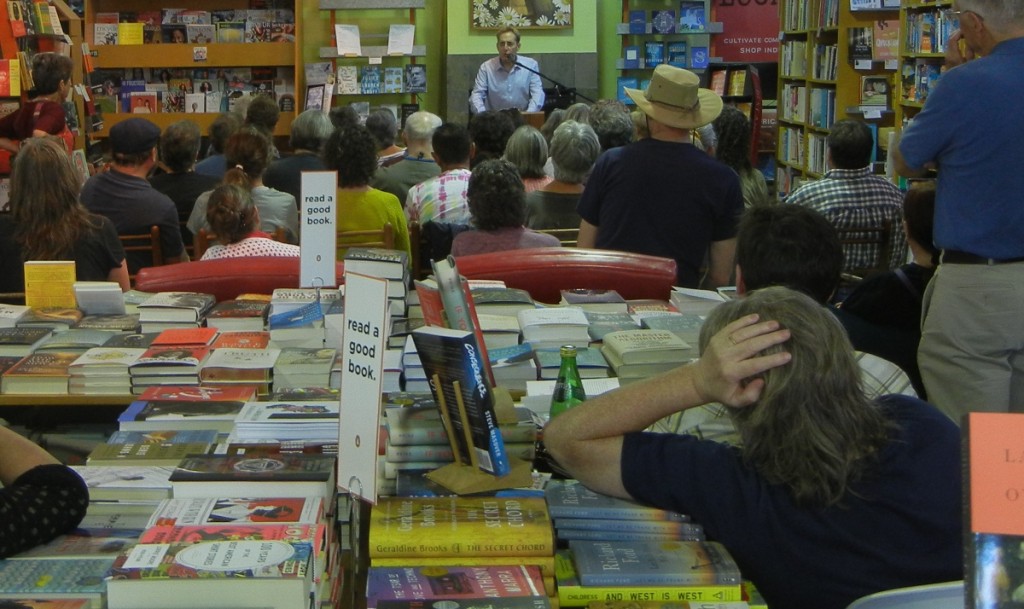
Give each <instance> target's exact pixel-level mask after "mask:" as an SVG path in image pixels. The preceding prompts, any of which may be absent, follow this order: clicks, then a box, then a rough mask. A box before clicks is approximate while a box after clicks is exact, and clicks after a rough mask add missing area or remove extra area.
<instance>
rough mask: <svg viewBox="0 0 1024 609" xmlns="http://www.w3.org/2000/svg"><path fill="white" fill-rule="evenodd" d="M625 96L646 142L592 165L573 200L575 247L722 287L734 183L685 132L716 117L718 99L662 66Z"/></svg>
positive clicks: (688, 282)
mask: <svg viewBox="0 0 1024 609" xmlns="http://www.w3.org/2000/svg"><path fill="white" fill-rule="evenodd" d="M626 93H627V94H628V95H629V96H630V98H631V99H632V100H633V101H634V102H635V103H636V104H637V107H638V108H640V109H641V110H642V111H643V112H644V114H646V115H647V124H648V126H649V128H650V131H651V137H649V138H647V139H644V140H640V141H638V142H636V143H635V144H633V145H629V146H620V147H618V148H613V149H611V150H607V151H606V152H604V153H603V154H601V156H600V157H599V158H598V159H597V163H595V165H594V170H593V172H591V174H590V177H589V178H587V186H586V188H584V189H583V195H582V196H581V197H580V204H579V207H578V209H579V212H580V217H582V218H583V220H582V221H581V222H580V233H579V241H578V244H579V247H583V248H594V247H596V248H600V249H608V250H620V251H626V252H636V253H638V254H651V255H654V256H662V257H664V258H672V259H673V260H675V261H676V265H677V270H678V273H679V285H680V286H684V287H691V288H692V287H697V286H698V285H701V284H702V283H703V285H705V286H706V287H709V288H716V287H719V286H724V285H729V284H730V283H731V280H730V276H731V273H732V267H733V254H734V251H735V244H736V239H735V235H736V222H737V217H738V215H739V213H740V212H741V211H742V209H743V195H742V192H741V190H740V180H739V177H738V176H737V175H736V172H735V171H733V170H731V169H729V168H728V167H726V166H725V165H723V164H721V163H719V162H718V161H716V160H714V159H712V158H710V157H708V155H707V154H705V153H704V152H702V151H701V150H699V149H697V147H695V146H694V145H693V130H694V129H697V128H699V127H701V126H703V125H706V124H708V123H710V122H711V121H713V120H714V119H715V118H717V117H718V114H719V113H720V112H721V111H722V98H721V97H719V96H718V95H717V94H716V93H715V92H714V91H711V90H710V89H704V88H701V87H700V77H698V76H697V75H696V74H694V73H693V72H690V71H689V70H684V69H682V68H677V67H674V66H670V65H667V64H662V65H660V66H658V67H657V68H655V69H654V76H653V78H652V79H651V86H649V87H648V88H647V90H646V91H640V90H638V89H629V88H627V89H626ZM593 116H594V111H591V117H592V118H593ZM705 268H706V269H707V270H706V272H705Z"/></svg>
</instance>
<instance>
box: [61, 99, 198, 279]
mask: <svg viewBox="0 0 1024 609" xmlns="http://www.w3.org/2000/svg"><path fill="white" fill-rule="evenodd" d="M159 141H160V128H159V127H157V126H156V125H154V124H153V123H151V122H149V121H148V120H146V119H144V118H130V119H128V120H125V121H121V122H120V123H118V124H116V125H114V126H113V127H111V128H110V151H111V162H110V170H109V171H106V172H103V173H99V174H96V175H94V176H92V177H91V178H89V180H88V181H86V183H85V186H83V187H82V195H81V199H82V204H83V205H85V207H86V208H87V209H88V210H89V211H91V212H93V213H95V214H100V215H101V216H106V217H108V218H110V220H111V221H112V222H113V223H114V227H115V228H116V229H117V233H118V234H119V235H137V234H140V233H148V232H149V229H150V227H151V226H153V225H156V226H159V227H160V246H161V249H162V250H163V257H164V260H167V261H175V260H182V261H187V260H188V254H187V253H186V252H185V245H184V243H183V242H182V240H181V229H180V224H179V220H178V209H177V208H176V207H175V206H174V201H172V200H171V198H170V197H168V196H167V195H165V194H163V193H161V192H158V191H157V190H156V189H154V188H153V186H152V185H150V183H149V182H148V181H147V180H146V176H148V175H149V173H150V171H152V169H153V166H154V165H156V146H157V143H158V142H159ZM152 264H153V261H152V260H151V259H150V257H149V256H146V255H144V253H143V252H129V253H128V272H129V273H130V274H132V275H134V274H135V273H137V272H138V270H139V269H140V268H142V267H145V266H151V265H152Z"/></svg>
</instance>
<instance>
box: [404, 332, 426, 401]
mask: <svg viewBox="0 0 1024 609" xmlns="http://www.w3.org/2000/svg"><path fill="white" fill-rule="evenodd" d="M402 388H403V389H404V390H405V391H407V392H409V393H429V392H430V382H429V381H428V380H427V373H426V371H425V370H424V369H423V360H421V359H420V354H419V352H418V351H416V344H415V343H414V342H413V340H412V336H411V335H410V336H409V337H408V338H406V341H405V346H404V347H402Z"/></svg>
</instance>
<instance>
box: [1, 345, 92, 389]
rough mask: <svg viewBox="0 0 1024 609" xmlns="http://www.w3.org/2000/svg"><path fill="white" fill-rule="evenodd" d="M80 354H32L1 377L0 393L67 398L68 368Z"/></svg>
mask: <svg viewBox="0 0 1024 609" xmlns="http://www.w3.org/2000/svg"><path fill="white" fill-rule="evenodd" d="M79 355H81V353H78V352H66V351H47V352H42V353H31V354H29V355H26V356H25V357H24V358H22V359H21V360H20V361H19V362H18V363H16V364H14V365H13V366H11V367H10V368H8V369H7V371H5V372H4V373H3V376H2V377H0V391H2V392H3V393H16V394H35V395H40V394H67V393H68V377H69V376H70V375H69V374H68V366H70V365H71V363H72V362H73V361H75V360H76V359H78V356H79Z"/></svg>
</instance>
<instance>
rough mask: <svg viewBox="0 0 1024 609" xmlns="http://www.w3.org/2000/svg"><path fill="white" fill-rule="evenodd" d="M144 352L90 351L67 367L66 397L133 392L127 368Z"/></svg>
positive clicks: (131, 349) (127, 349) (130, 348)
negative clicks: (67, 394)
mask: <svg viewBox="0 0 1024 609" xmlns="http://www.w3.org/2000/svg"><path fill="white" fill-rule="evenodd" d="M145 352H146V350H145V349H141V348H134V347H124V348H118V347H93V348H92V349H89V350H88V351H86V352H85V353H83V354H82V355H80V356H78V359H76V360H75V361H73V362H71V365H70V366H68V374H69V375H70V377H69V380H68V393H70V394H73V395H126V394H129V393H131V392H132V380H131V377H130V375H129V374H128V368H129V366H131V365H132V364H134V363H135V362H136V361H138V359H139V358H140V357H142V354H143V353H145Z"/></svg>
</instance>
